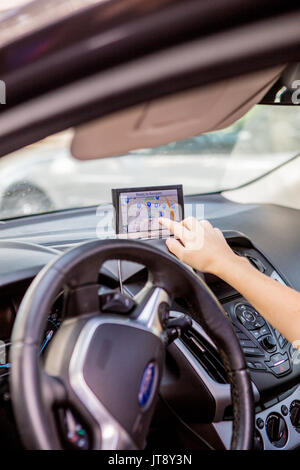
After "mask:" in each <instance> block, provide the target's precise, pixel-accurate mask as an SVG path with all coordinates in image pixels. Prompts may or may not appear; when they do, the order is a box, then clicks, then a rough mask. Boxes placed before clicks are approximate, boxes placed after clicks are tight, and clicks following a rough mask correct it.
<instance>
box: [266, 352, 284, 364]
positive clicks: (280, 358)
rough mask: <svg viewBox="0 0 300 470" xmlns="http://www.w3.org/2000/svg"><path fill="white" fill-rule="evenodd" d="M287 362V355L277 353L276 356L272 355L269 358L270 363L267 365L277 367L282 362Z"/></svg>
mask: <svg viewBox="0 0 300 470" xmlns="http://www.w3.org/2000/svg"><path fill="white" fill-rule="evenodd" d="M287 360H288V355H287V354H286V353H284V354H280V353H277V354H273V355H272V356H271V357H270V361H269V362H267V365H268V366H269V367H274V366H279V365H280V364H282V363H283V362H285V361H287Z"/></svg>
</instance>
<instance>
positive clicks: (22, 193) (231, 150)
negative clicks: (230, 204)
mask: <svg viewBox="0 0 300 470" xmlns="http://www.w3.org/2000/svg"><path fill="white" fill-rule="evenodd" d="M72 135H73V131H72V129H69V130H68V131H65V132H62V133H60V134H56V135H54V136H51V137H49V138H47V139H44V140H42V141H40V142H38V143H36V144H34V145H31V146H28V147H26V148H24V149H21V150H19V151H18V152H15V153H14V154H11V155H9V156H6V157H4V158H2V159H1V160H0V219H7V218H12V217H19V216H24V215H29V214H40V213H43V212H49V211H54V210H62V209H69V208H75V207H84V206H91V205H99V204H103V203H110V202H111V189H112V188H118V187H120V188H124V187H135V186H153V185H155V186H158V185H173V184H182V185H183V189H184V194H185V195H190V194H203V193H213V192H221V191H226V190H229V189H233V188H236V187H240V186H242V185H247V184H249V183H250V182H252V181H253V180H255V179H257V178H260V177H261V176H263V175H265V174H267V173H269V172H270V171H272V170H273V169H274V168H276V167H278V166H279V165H282V164H284V163H285V162H287V161H289V160H290V159H291V158H293V157H295V156H296V155H297V154H298V152H300V113H299V110H298V108H297V107H296V106H295V107H293V106H287V107H284V106H266V105H257V106H255V107H254V108H253V109H252V110H251V111H250V112H248V113H247V114H246V115H245V116H244V117H243V118H242V119H240V120H239V121H237V122H236V123H234V124H233V125H231V126H230V127H228V128H226V129H223V130H219V131H216V132H211V133H208V134H204V135H200V136H196V137H193V138H190V139H186V140H182V141H178V142H173V143H171V144H168V145H164V146H160V147H155V148H151V149H140V150H136V151H132V152H130V153H128V154H126V155H123V156H118V157H111V158H105V159H103V158H102V159H99V160H90V161H85V162H81V161H78V160H75V159H74V158H73V157H72V156H71V154H70V143H71V139H72Z"/></svg>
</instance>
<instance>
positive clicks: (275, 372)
mask: <svg viewBox="0 0 300 470" xmlns="http://www.w3.org/2000/svg"><path fill="white" fill-rule="evenodd" d="M224 235H225V236H226V238H227V241H228V243H229V244H230V245H231V247H232V248H233V249H234V251H235V252H236V253H237V254H238V255H240V256H244V257H246V258H248V260H249V262H250V263H252V264H253V265H254V266H255V268H256V269H258V270H259V271H261V272H263V273H265V274H266V275H267V276H270V277H272V278H273V279H275V280H276V281H278V282H280V283H282V284H286V281H285V279H284V277H283V276H282V274H281V273H279V272H278V270H277V269H276V268H275V267H274V266H273V265H272V263H271V261H270V260H268V259H267V257H266V256H264V254H263V253H261V252H260V251H259V250H258V249H257V248H256V247H255V246H253V244H252V243H251V241H250V240H249V239H248V238H247V237H245V236H244V235H242V234H240V233H235V232H228V233H224ZM200 274H201V273H200ZM205 281H206V282H207V284H208V285H209V287H210V288H211V289H212V290H213V292H214V293H215V295H216V296H217V297H218V299H219V301H220V302H221V303H222V305H223V307H224V310H225V312H226V314H227V315H228V318H229V319H230V321H231V323H232V325H233V328H234V329H235V332H236V335H237V337H238V339H239V342H240V344H241V347H242V350H243V352H244V355H245V357H246V361H247V365H248V369H249V371H250V374H251V378H252V383H253V391H254V397H255V404H256V408H255V412H256V416H255V447H256V448H257V449H274V450H276V449H294V448H296V447H300V385H298V384H299V382H300V380H299V378H300V360H299V359H300V358H299V352H298V351H297V350H296V349H294V348H293V346H292V345H291V344H290V343H289V342H288V341H287V339H286V338H284V337H283V336H282V335H281V334H280V333H279V332H278V331H277V330H276V329H274V328H273V327H272V326H271V325H270V324H269V323H268V322H267V321H266V320H265V319H264V318H263V317H262V316H261V315H260V314H259V313H258V312H257V311H256V310H255V308H254V307H253V306H252V305H250V304H249V302H248V301H247V300H246V299H245V298H243V297H242V296H241V295H240V294H239V293H238V292H236V291H235V290H234V289H232V287H231V286H229V285H227V284H226V283H225V282H223V281H222V280H220V279H218V278H216V277H215V276H212V275H205ZM177 347H178V348H179V349H180V352H181V354H183V355H185V357H186V359H188V361H189V362H190V364H192V365H193V367H194V368H195V370H196V371H197V373H198V374H199V375H200V376H201V380H202V382H204V383H205V385H206V387H207V388H208V390H210V392H211V394H212V395H213V396H214V397H215V400H216V411H215V416H214V419H213V421H214V423H213V427H214V429H215V431H216V433H217V435H218V437H219V439H220V440H221V441H222V443H223V445H224V446H225V447H229V446H230V442H229V441H228V436H229V437H230V436H231V426H232V408H231V397H230V390H229V385H228V381H227V379H226V372H225V369H224V368H223V367H222V365H221V364H220V361H219V362H218V359H219V357H218V354H217V353H216V350H214V349H213V344H212V342H211V341H210V340H209V338H208V337H207V336H206V334H205V332H204V331H203V330H202V328H201V327H199V325H196V324H195V323H194V324H193V328H192V329H191V331H190V332H188V333H187V334H186V335H184V336H183V337H182V338H181V340H179V341H177Z"/></svg>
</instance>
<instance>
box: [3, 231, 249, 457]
mask: <svg viewBox="0 0 300 470" xmlns="http://www.w3.org/2000/svg"><path fill="white" fill-rule="evenodd" d="M109 259H119V260H128V261H133V262H136V263H140V264H142V265H144V266H146V268H147V269H148V281H147V283H146V285H145V287H144V289H143V291H142V292H141V295H139V301H138V302H137V305H136V306H135V307H134V309H133V312H132V313H131V314H130V315H126V316H124V315H120V314H118V315H117V314H110V315H108V314H104V313H101V312H100V310H99V296H98V295H99V294H98V291H99V284H98V277H99V269H100V268H101V266H102V265H103V263H104V262H105V261H107V260H109ZM62 289H64V290H65V292H67V299H68V302H67V307H66V309H67V311H68V315H67V318H66V319H65V320H64V321H63V322H62V324H61V326H60V328H59V330H58V331H57V333H56V335H55V336H54V338H53V339H52V341H51V342H50V344H49V346H48V350H47V355H46V359H45V361H42V360H41V358H40V354H39V351H40V345H41V342H42V338H43V332H44V330H45V325H46V322H47V316H48V314H49V311H50V309H51V306H52V304H53V302H54V299H55V296H56V295H57V292H58V291H60V290H62ZM175 296H176V297H177V298H178V297H183V298H185V299H187V300H188V302H189V305H190V306H191V312H190V313H191V315H192V316H193V317H194V318H195V320H197V321H198V322H199V323H200V324H201V325H202V327H203V328H204V329H205V331H206V332H207V334H208V335H209V336H210V337H211V339H212V340H213V341H214V343H215V345H216V347H217V348H218V351H219V353H220V356H221V358H222V361H223V363H224V365H225V367H226V370H227V373H228V379H229V382H230V385H231V395H232V405H233V434H232V440H231V449H250V448H251V447H252V442H253V432H254V405H253V393H252V386H251V381H250V375H249V372H248V370H247V367H246V363H245V358H244V356H243V353H242V350H241V347H240V344H239V342H238V340H237V338H236V336H235V333H234V331H233V328H232V326H231V323H230V322H229V320H228V319H227V317H226V315H225V313H224V310H223V309H222V307H221V305H220V304H219V302H218V301H217V299H216V298H215V297H214V295H213V294H212V292H211V291H210V290H209V289H208V287H207V286H206V284H205V283H204V282H203V281H202V280H201V279H200V278H199V277H197V276H196V275H195V274H194V273H193V272H192V271H191V270H190V269H189V268H188V267H187V266H185V265H184V264H183V263H181V262H180V261H178V260H177V259H175V257H173V256H171V255H170V254H168V253H167V252H164V251H162V250H159V249H157V248H154V247H152V246H149V245H148V244H147V243H144V242H137V241H130V240H103V241H101V240H98V241H93V242H88V243H85V244H83V245H80V246H78V247H76V248H74V249H72V250H70V251H68V252H67V253H65V254H63V255H61V256H60V257H59V258H56V259H55V260H54V261H53V262H51V263H50V264H49V265H47V266H45V268H44V269H43V270H42V271H41V272H40V273H39V274H38V275H37V276H36V278H35V279H34V281H33V282H32V284H31V285H30V287H29V289H28V290H27V292H26V294H25V296H24V299H23V301H22V303H21V305H20V308H19V311H18V315H17V319H16V321H15V324H14V328H13V334H12V346H11V350H10V360H11V364H12V366H11V376H10V387H11V396H12V403H13V409H14V415H15V419H16V422H17V426H18V429H19V433H20V436H21V439H22V441H23V444H24V445H25V447H26V448H29V449H61V448H62V447H63V444H62V440H61V438H60V435H59V431H58V426H57V422H56V419H57V410H58V409H60V408H69V409H72V410H74V413H75V414H76V416H79V417H80V420H81V421H82V422H84V423H85V426H86V428H87V429H88V433H89V435H90V443H91V446H92V448H93V449H111V450H121V449H142V448H143V447H144V446H145V443H146V438H147V433H148V431H149V426H150V423H151V419H152V416H153V413H154V410H155V404H156V399H157V397H158V391H159V385H160V379H161V375H162V371H163V365H164V358H165V348H166V344H165V335H166V333H165V324H166V318H167V316H168V310H169V305H170V304H171V301H172V298H174V297H175Z"/></svg>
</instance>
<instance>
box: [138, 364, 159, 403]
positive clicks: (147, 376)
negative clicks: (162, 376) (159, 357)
mask: <svg viewBox="0 0 300 470" xmlns="http://www.w3.org/2000/svg"><path fill="white" fill-rule="evenodd" d="M157 377H158V370H157V365H156V364H155V363H154V362H149V364H148V365H147V366H146V368H145V370H144V373H143V377H142V380H141V384H140V389H139V394H138V400H139V405H140V406H141V407H142V408H147V407H148V406H150V404H151V403H152V400H153V397H154V391H155V388H156V382H157Z"/></svg>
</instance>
